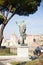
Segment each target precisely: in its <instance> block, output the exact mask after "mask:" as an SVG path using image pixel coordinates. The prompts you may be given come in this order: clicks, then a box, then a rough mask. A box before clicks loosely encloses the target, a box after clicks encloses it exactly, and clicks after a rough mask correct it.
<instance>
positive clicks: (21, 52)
mask: <svg viewBox="0 0 43 65" xmlns="http://www.w3.org/2000/svg"><path fill="white" fill-rule="evenodd" d="M17 56H18V57H28V47H27V46H20V47H18V48H17Z"/></svg>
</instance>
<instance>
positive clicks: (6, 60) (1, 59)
mask: <svg viewBox="0 0 43 65" xmlns="http://www.w3.org/2000/svg"><path fill="white" fill-rule="evenodd" d="M12 61H16V62H18V61H20V62H24V61H31V60H30V59H29V57H18V56H16V55H15V56H0V62H1V63H2V64H3V65H11V64H9V62H12ZM2 64H0V65H2Z"/></svg>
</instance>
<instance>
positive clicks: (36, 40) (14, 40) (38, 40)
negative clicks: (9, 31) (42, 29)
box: [2, 34, 43, 48]
mask: <svg viewBox="0 0 43 65" xmlns="http://www.w3.org/2000/svg"><path fill="white" fill-rule="evenodd" d="M19 41H20V42H21V37H19V38H18V37H17V36H16V34H13V35H11V37H10V39H9V40H5V39H3V42H2V46H6V47H8V46H9V47H10V46H18V45H19V44H18V42H19ZM25 44H28V46H30V47H34V48H35V47H37V46H40V45H43V35H26V40H25Z"/></svg>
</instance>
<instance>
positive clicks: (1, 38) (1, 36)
mask: <svg viewBox="0 0 43 65" xmlns="http://www.w3.org/2000/svg"><path fill="white" fill-rule="evenodd" d="M4 27H5V25H4V24H2V26H1V29H0V46H1V43H2V40H3V30H4Z"/></svg>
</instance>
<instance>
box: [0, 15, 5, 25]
mask: <svg viewBox="0 0 43 65" xmlns="http://www.w3.org/2000/svg"><path fill="white" fill-rule="evenodd" d="M3 21H4V18H3V16H2V15H0V24H2V23H3Z"/></svg>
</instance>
